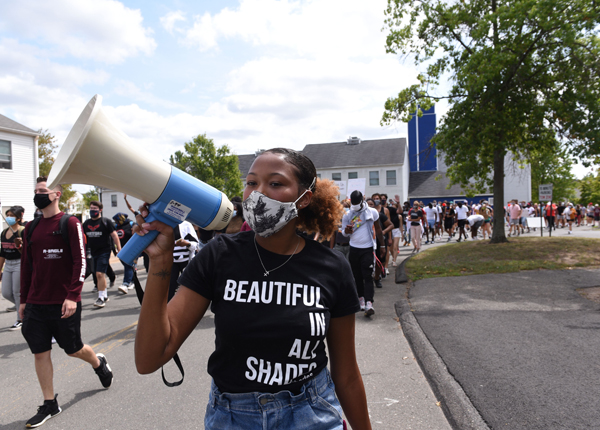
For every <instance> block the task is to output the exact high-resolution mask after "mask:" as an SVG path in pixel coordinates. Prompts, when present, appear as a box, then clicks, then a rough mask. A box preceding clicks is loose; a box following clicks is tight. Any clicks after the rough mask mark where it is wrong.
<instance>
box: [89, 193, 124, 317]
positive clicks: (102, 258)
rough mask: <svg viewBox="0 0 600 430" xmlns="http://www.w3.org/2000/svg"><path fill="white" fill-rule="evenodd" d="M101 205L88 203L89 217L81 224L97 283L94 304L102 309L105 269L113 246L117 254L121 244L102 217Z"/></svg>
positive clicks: (104, 303) (93, 202) (106, 297)
mask: <svg viewBox="0 0 600 430" xmlns="http://www.w3.org/2000/svg"><path fill="white" fill-rule="evenodd" d="M102 208H103V205H102V203H100V202H98V201H96V200H93V201H91V202H90V216H91V219H88V220H87V221H86V222H84V223H83V231H84V233H85V235H86V236H87V246H88V247H89V248H90V250H91V251H92V258H93V259H94V271H95V273H96V279H97V282H98V299H97V300H96V301H95V302H94V306H95V307H97V308H103V307H104V306H105V305H106V302H108V291H106V276H105V274H106V268H107V266H108V265H109V261H110V254H111V252H112V250H113V247H114V245H115V244H116V246H117V252H118V251H120V250H121V242H120V241H119V236H117V232H116V230H115V226H114V224H113V223H112V221H111V220H109V219H108V218H104V217H103V216H102Z"/></svg>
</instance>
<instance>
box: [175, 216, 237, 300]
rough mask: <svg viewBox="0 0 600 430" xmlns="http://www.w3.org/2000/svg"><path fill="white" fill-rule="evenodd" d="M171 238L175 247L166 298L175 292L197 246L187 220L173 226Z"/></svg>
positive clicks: (196, 238)
mask: <svg viewBox="0 0 600 430" xmlns="http://www.w3.org/2000/svg"><path fill="white" fill-rule="evenodd" d="M240 226H241V224H240ZM173 239H174V241H175V248H174V249H173V268H172V270H171V282H170V283H169V297H168V300H171V299H172V298H173V296H174V295H175V293H176V292H177V287H178V286H179V284H178V283H177V280H178V279H179V276H180V275H181V274H182V273H183V271H184V270H185V268H186V267H187V265H188V264H189V262H190V259H191V258H192V257H193V256H194V255H195V253H196V248H198V235H197V234H196V230H194V226H193V225H192V224H191V223H190V222H189V221H183V222H182V223H181V224H179V225H178V226H177V227H174V228H173Z"/></svg>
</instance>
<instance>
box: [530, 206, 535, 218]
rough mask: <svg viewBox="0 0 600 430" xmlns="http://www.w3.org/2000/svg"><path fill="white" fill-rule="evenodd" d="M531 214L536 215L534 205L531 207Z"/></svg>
mask: <svg viewBox="0 0 600 430" xmlns="http://www.w3.org/2000/svg"><path fill="white" fill-rule="evenodd" d="M529 216H535V208H534V207H533V206H531V207H530V208H529Z"/></svg>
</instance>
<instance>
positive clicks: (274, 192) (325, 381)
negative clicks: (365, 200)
mask: <svg viewBox="0 0 600 430" xmlns="http://www.w3.org/2000/svg"><path fill="white" fill-rule="evenodd" d="M337 195H338V189H337V187H336V186H335V185H334V183H333V182H331V181H325V180H324V181H322V180H319V181H318V182H317V172H316V169H315V167H314V165H313V163H312V162H311V161H310V159H308V158H307V157H306V156H304V155H303V154H302V153H300V152H297V151H293V150H289V149H281V148H276V149H271V150H267V151H265V152H263V153H262V154H260V155H259V156H258V157H257V158H256V159H255V161H254V163H253V164H252V167H251V168H250V171H249V173H248V176H247V177H246V188H245V190H244V201H243V208H244V218H245V219H246V221H247V222H248V224H249V225H250V227H251V228H252V230H253V231H250V232H242V233H239V234H235V235H220V236H218V237H217V238H216V239H214V240H212V241H211V242H209V243H208V244H207V245H206V246H205V247H204V248H203V249H202V250H201V251H200V253H199V254H198V255H197V257H196V258H194V259H193V260H192V261H191V262H190V264H189V265H188V267H187V268H186V270H185V272H184V273H183V274H182V276H181V277H180V278H179V284H180V288H179V290H178V292H177V294H176V295H175V297H173V299H172V300H171V301H170V302H169V303H168V305H167V296H168V290H169V278H170V276H171V270H172V269H171V267H172V263H173V243H174V241H173V230H172V228H171V227H168V226H167V225H165V224H162V223H160V222H158V221H154V222H151V223H149V224H148V223H145V222H144V216H146V215H147V214H148V211H147V208H146V207H142V208H140V212H141V214H140V215H138V216H137V222H138V224H139V226H138V227H135V229H134V231H136V232H137V233H138V234H140V235H144V234H146V233H148V232H149V231H151V230H157V231H158V232H159V235H158V236H157V238H156V239H155V240H154V241H153V242H152V243H151V244H150V246H149V247H148V248H147V249H146V253H147V254H148V255H149V257H150V267H149V274H148V280H147V283H146V290H145V297H144V301H143V304H142V309H141V313H140V319H139V323H138V330H137V335H136V341H135V362H136V366H137V369H138V371H139V372H140V373H151V372H154V371H155V370H157V369H158V368H160V367H161V366H162V365H164V364H165V363H166V362H168V361H169V360H170V359H171V358H172V357H173V356H174V355H175V353H176V352H177V350H178V349H179V348H180V346H181V345H182V344H183V342H184V341H185V340H186V339H187V337H188V336H189V335H190V333H191V332H192V331H193V330H194V328H195V327H196V326H197V324H198V323H199V322H200V320H201V319H202V317H203V316H204V313H205V312H206V310H207V309H208V307H209V305H210V306H211V311H212V312H213V313H214V321H215V335H216V342H215V345H216V348H215V351H214V352H213V353H212V355H211V357H210V358H209V360H208V372H209V374H210V375H211V376H212V378H213V382H212V388H211V392H210V397H209V398H210V400H209V403H208V405H207V407H206V415H205V420H204V424H205V428H206V429H213V428H219V429H220V428H236V429H262V428H263V423H264V422H267V423H268V427H269V428H277V429H300V428H310V429H340V430H341V429H342V428H343V427H344V425H345V424H344V423H343V420H342V410H343V413H344V414H345V415H346V418H347V419H348V421H349V423H350V425H351V426H352V428H353V429H355V430H357V429H370V428H371V424H370V421H369V415H368V411H367V400H366V395H365V390H364V386H363V381H362V378H361V375H360V371H359V369H358V365H357V362H356V355H355V347H354V323H355V315H354V314H355V313H356V312H358V311H359V310H360V306H359V302H358V297H357V294H356V289H355V287H354V282H353V277H352V272H351V269H350V266H349V264H348V262H347V261H346V259H345V258H344V257H343V255H342V254H340V253H339V252H336V251H333V250H330V249H328V248H327V247H324V246H321V245H319V244H318V243H316V242H314V241H312V240H308V239H305V238H303V237H301V236H299V235H298V234H297V230H298V229H301V230H305V231H309V232H314V231H318V232H320V234H321V235H323V236H326V237H327V236H331V235H332V234H334V233H335V232H336V231H337V224H338V222H339V219H340V218H341V216H342V213H343V208H342V206H341V205H340V203H339V202H338V200H337ZM325 341H326V342H327V350H328V351H329V357H327V354H326V349H325V344H324V343H325ZM328 359H329V367H330V369H331V373H330V371H329V370H328V369H327V362H328Z"/></svg>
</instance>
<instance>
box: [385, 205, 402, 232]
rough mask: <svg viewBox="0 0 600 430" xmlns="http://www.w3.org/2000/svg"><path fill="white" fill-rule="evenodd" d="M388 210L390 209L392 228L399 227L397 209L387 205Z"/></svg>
mask: <svg viewBox="0 0 600 430" xmlns="http://www.w3.org/2000/svg"><path fill="white" fill-rule="evenodd" d="M388 210H389V211H390V221H391V222H392V224H394V228H400V218H398V210H397V209H396V208H395V207H393V206H389V207H388Z"/></svg>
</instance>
